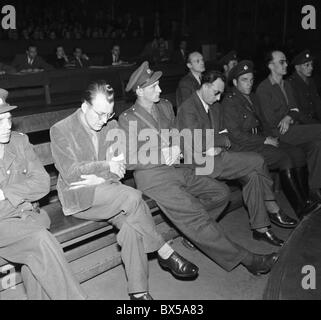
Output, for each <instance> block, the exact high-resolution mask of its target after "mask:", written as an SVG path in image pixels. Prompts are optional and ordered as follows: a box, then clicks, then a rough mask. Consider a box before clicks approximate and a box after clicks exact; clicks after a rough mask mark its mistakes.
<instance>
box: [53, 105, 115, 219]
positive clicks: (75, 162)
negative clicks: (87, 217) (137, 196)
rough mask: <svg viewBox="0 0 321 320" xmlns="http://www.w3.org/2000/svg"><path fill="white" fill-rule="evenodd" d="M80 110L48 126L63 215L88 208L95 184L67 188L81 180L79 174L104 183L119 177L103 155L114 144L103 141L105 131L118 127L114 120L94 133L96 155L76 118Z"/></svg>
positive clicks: (78, 119)
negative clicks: (96, 141) (98, 178)
mask: <svg viewBox="0 0 321 320" xmlns="http://www.w3.org/2000/svg"><path fill="white" fill-rule="evenodd" d="M81 112H82V111H81V109H79V110H77V111H76V112H75V113H73V114H72V115H70V116H69V117H67V118H66V119H64V120H62V121H60V122H58V123H56V124H55V125H54V126H53V127H52V128H51V129H50V139H51V151H52V156H53V158H54V162H55V166H56V168H57V170H58V171H59V177H58V182H57V190H58V196H59V200H60V202H61V204H62V208H63V212H64V214H65V215H72V214H75V213H78V212H81V211H84V210H87V209H89V208H90V207H91V206H92V204H93V200H94V194H95V188H96V187H95V186H89V187H84V188H80V189H76V190H70V184H71V183H72V182H76V181H81V180H82V178H81V175H89V174H94V175H96V176H98V177H102V178H104V179H105V180H106V183H114V182H118V180H119V178H118V176H116V175H115V174H113V173H111V172H110V170H109V164H108V161H107V160H106V157H107V156H106V154H107V152H108V150H110V149H109V148H110V147H111V146H112V145H113V144H114V140H113V141H108V140H107V134H108V132H109V130H112V129H115V130H117V129H118V124H117V122H116V121H110V122H108V123H107V125H106V126H105V127H103V128H102V130H101V131H100V132H99V133H97V135H98V154H96V150H95V147H94V144H93V142H92V139H91V137H90V135H89V133H88V132H87V131H86V129H85V127H84V125H83V124H82V123H81V120H80V113H81Z"/></svg>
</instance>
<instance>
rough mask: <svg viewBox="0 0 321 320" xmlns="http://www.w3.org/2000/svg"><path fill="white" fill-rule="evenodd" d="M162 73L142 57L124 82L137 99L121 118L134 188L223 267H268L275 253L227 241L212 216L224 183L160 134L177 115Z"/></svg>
mask: <svg viewBox="0 0 321 320" xmlns="http://www.w3.org/2000/svg"><path fill="white" fill-rule="evenodd" d="M161 75H162V73H161V72H153V71H152V70H150V69H149V65H148V63H147V62H144V63H143V64H142V65H141V66H140V67H139V68H138V69H137V70H136V71H135V72H134V73H133V74H132V75H131V77H130V79H129V82H128V85H127V87H126V91H130V90H133V91H134V92H135V93H136V96H137V100H136V103H135V105H134V106H133V107H131V108H130V109H128V110H127V111H125V112H124V113H122V114H121V115H120V117H119V124H120V126H121V127H122V128H123V129H124V131H125V132H126V136H127V139H128V146H127V150H128V153H127V167H128V169H131V170H134V177H135V181H136V185H137V188H138V189H139V190H141V191H142V192H143V193H145V194H146V195H147V196H149V197H150V198H152V199H154V200H155V201H156V202H157V204H158V205H159V207H160V208H161V209H162V211H163V212H164V214H165V215H166V216H167V217H168V218H169V219H170V220H171V222H172V223H173V224H174V225H175V226H176V227H177V228H178V229H179V230H180V231H181V232H182V233H183V234H184V235H185V236H186V237H187V238H188V239H189V240H190V241H191V242H192V243H193V244H194V245H195V246H197V247H198V248H199V249H200V250H201V251H202V252H203V253H205V254H206V255H207V256H208V257H210V258H211V259H212V260H213V261H215V262H216V263H218V264H219V265H220V266H221V267H222V268H224V269H225V270H227V271H231V270H232V269H233V268H235V267H236V266H237V265H239V264H240V263H241V264H243V265H244V266H245V267H246V268H247V269H248V270H249V271H250V272H252V273H254V274H261V273H267V272H269V270H270V269H271V267H272V266H273V264H274V262H275V261H276V259H277V255H276V254H269V255H257V254H254V253H251V252H249V251H247V250H246V249H245V248H242V247H241V246H239V245H237V244H235V243H233V242H232V241H231V240H229V238H228V237H227V236H226V235H225V233H224V231H223V230H222V229H221V228H220V226H219V225H218V224H217V223H216V221H215V220H216V219H217V218H218V216H219V215H220V214H221V213H222V211H223V210H224V208H225V207H226V205H227V204H228V202H229V189H228V187H227V186H226V185H225V184H224V183H222V182H219V181H217V180H215V179H211V178H209V177H207V176H205V175H196V174H195V170H194V167H188V166H182V165H180V163H179V161H178V162H177V161H176V160H177V159H178V158H179V157H180V147H179V144H180V142H179V141H177V140H176V139H173V140H172V142H170V141H167V140H165V139H164V138H162V132H161V130H163V129H167V130H170V131H172V130H173V129H174V128H175V116H174V112H173V107H172V105H171V103H170V102H169V101H167V100H164V99H161V98H160V93H161V88H160V87H159V79H160V77H161ZM132 126H134V127H135V130H137V131H136V134H133V133H132ZM147 132H149V134H147ZM143 134H144V137H146V139H144V141H143V139H141V140H138V141H137V136H142V135H143ZM176 134H177V133H176ZM155 135H156V136H155ZM151 136H153V138H151ZM174 136H175V133H173V137H174ZM175 140H176V141H175ZM133 146H136V147H133ZM147 146H148V149H147ZM146 154H148V155H146ZM147 157H148V158H147ZM151 159H152V160H151ZM137 160H138V161H137ZM146 160H147V161H146Z"/></svg>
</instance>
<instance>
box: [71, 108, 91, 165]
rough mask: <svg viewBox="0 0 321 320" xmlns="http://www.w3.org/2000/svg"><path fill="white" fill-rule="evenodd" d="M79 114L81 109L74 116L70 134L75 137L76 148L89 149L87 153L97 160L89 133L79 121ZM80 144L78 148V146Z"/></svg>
mask: <svg viewBox="0 0 321 320" xmlns="http://www.w3.org/2000/svg"><path fill="white" fill-rule="evenodd" d="M80 112H82V111H81V109H79V110H78V111H77V112H76V113H75V114H74V119H73V128H72V129H71V130H70V132H71V134H72V135H74V136H75V141H76V143H77V144H78V147H79V148H80V150H81V149H83V146H86V148H90V151H89V150H87V151H89V152H90V153H91V154H92V155H94V158H95V160H97V155H96V150H95V147H94V144H93V141H92V139H91V137H90V135H89V133H88V132H87V131H86V129H85V127H84V125H83V124H82V121H81V119H80ZM79 144H80V146H79Z"/></svg>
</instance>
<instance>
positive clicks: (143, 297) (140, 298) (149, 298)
mask: <svg viewBox="0 0 321 320" xmlns="http://www.w3.org/2000/svg"><path fill="white" fill-rule="evenodd" d="M130 300H133V301H137V300H154V299H153V298H152V296H151V295H150V294H149V293H148V292H146V293H145V294H144V295H143V296H141V297H139V298H137V297H135V296H134V295H133V294H131V295H130Z"/></svg>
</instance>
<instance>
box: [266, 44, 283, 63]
mask: <svg viewBox="0 0 321 320" xmlns="http://www.w3.org/2000/svg"><path fill="white" fill-rule="evenodd" d="M274 52H282V50H280V49H277V48H275V49H273V50H270V51H269V52H268V53H267V54H266V55H265V59H264V63H265V65H266V66H267V67H269V64H270V63H271V62H272V61H273V59H274V58H273V53H274Z"/></svg>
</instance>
